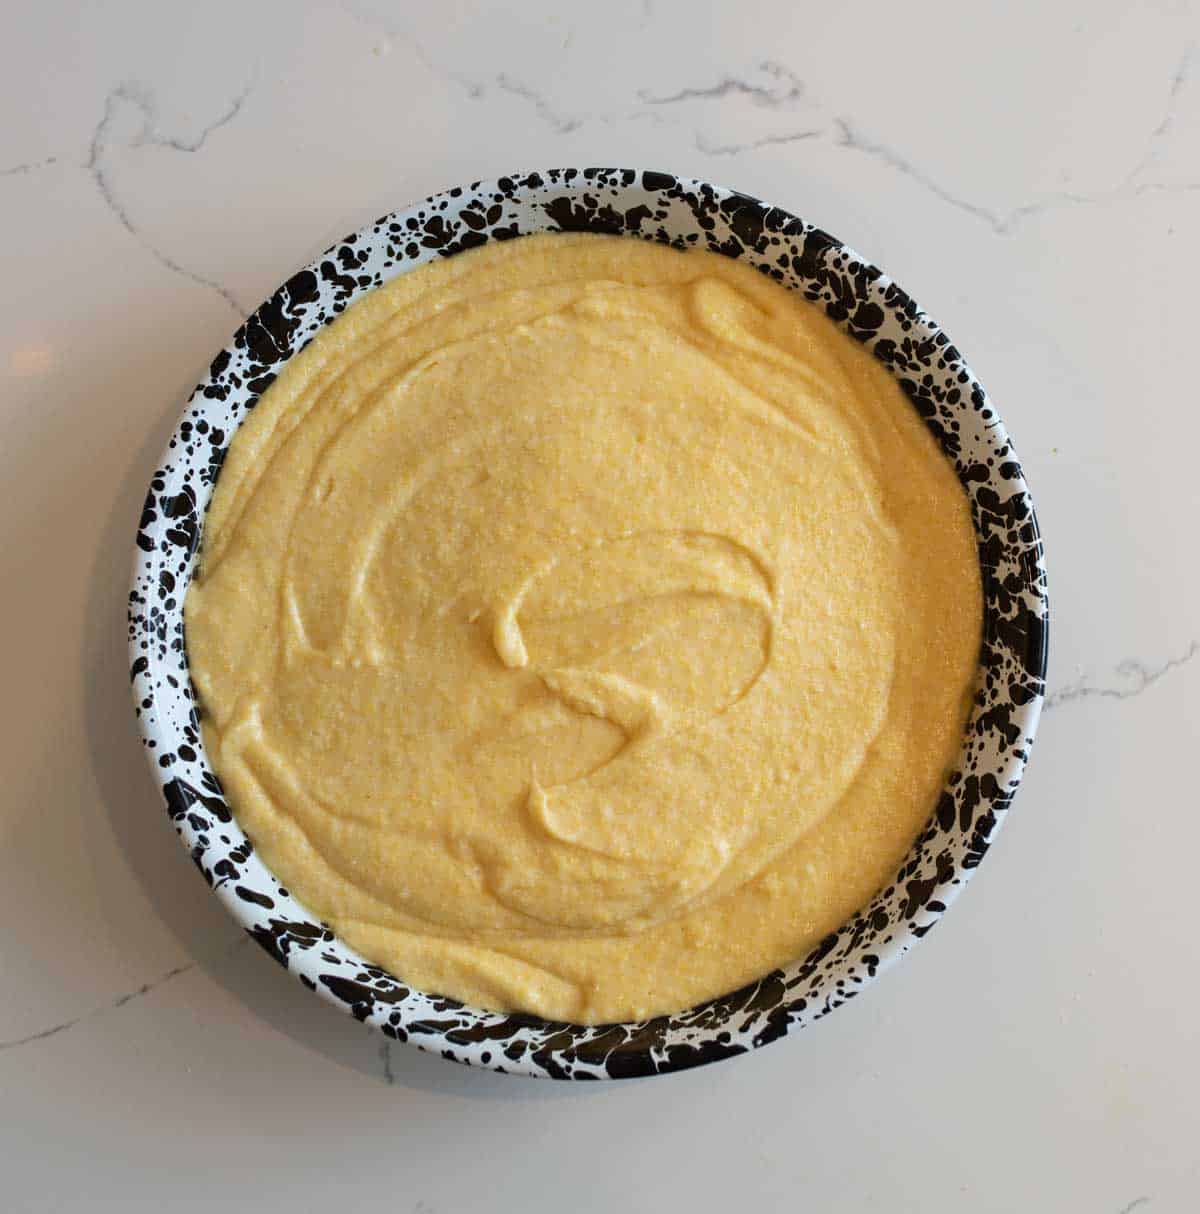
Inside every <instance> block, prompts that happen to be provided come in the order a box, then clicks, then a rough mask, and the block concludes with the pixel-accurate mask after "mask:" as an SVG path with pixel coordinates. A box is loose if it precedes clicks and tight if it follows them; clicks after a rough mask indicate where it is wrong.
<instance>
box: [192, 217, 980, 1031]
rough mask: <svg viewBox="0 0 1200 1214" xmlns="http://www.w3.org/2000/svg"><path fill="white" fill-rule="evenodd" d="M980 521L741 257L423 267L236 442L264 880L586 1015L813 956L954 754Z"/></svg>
mask: <svg viewBox="0 0 1200 1214" xmlns="http://www.w3.org/2000/svg"><path fill="white" fill-rule="evenodd" d="M980 614H981V606H980V589H979V573H978V566H977V560H976V556H975V545H974V538H973V532H972V528H971V522H970V516H969V512H968V507H967V503H966V499H965V496H964V494H963V492H962V490H961V488H960V486H959V484H958V482H957V480H956V478H955V476H954V473H953V471H952V469H951V468H950V466H949V464H948V462H947V461H946V460H945V458H944V457H943V456H942V454H941V453H940V451H938V449H937V448H936V445H935V444H934V441H933V439H932V438H931V436H930V435H929V434H928V432H927V431H926V430H925V428H924V426H923V425H922V423H921V422H920V420H919V418H918V417H917V415H916V413H915V411H914V410H913V409H912V407H911V405H910V404H909V403H908V402H907V400H906V399H905V398H904V397H903V395H902V393H901V392H900V389H899V388H898V386H897V385H896V384H895V382H894V381H893V380H892V379H891V378H890V376H889V375H888V374H887V373H886V371H884V369H883V368H882V367H881V366H880V365H879V364H878V363H877V362H876V361H875V360H874V359H873V358H872V357H871V356H870V355H869V354H868V353H867V352H865V351H864V350H863V349H862V348H861V347H859V346H858V345H857V344H856V343H855V342H853V341H852V340H851V339H850V338H848V337H846V336H844V335H843V334H842V333H840V332H839V331H838V330H837V329H835V327H834V326H833V325H832V324H831V323H830V322H829V321H828V320H827V319H826V318H825V317H824V316H822V315H821V314H820V313H819V312H818V311H817V310H816V309H815V308H814V307H812V306H811V305H809V304H807V303H805V302H803V301H802V300H801V299H800V298H799V297H798V296H797V295H795V294H794V293H791V292H789V291H787V290H785V289H784V288H783V287H781V286H779V285H777V284H775V283H773V282H771V281H769V280H768V279H766V278H764V277H763V276H762V275H760V274H758V273H757V272H755V271H754V270H752V269H751V268H749V267H747V266H745V265H742V264H739V263H736V262H733V261H731V260H729V259H727V258H723V257H719V256H717V255H714V254H709V253H700V252H689V253H679V252H676V251H674V250H670V249H666V248H663V247H660V246H656V245H651V244H647V243H643V242H641V241H637V240H631V239H625V238H616V237H597V236H541V237H531V238H524V239H521V240H517V241H513V242H511V243H507V244H497V245H491V246H487V247H485V248H483V249H480V250H476V251H473V252H471V253H467V254H463V255H460V256H457V257H455V258H453V259H450V260H449V261H446V262H442V263H439V264H435V265H431V266H427V267H424V268H422V269H420V270H417V271H415V272H413V273H411V274H407V275H404V276H402V277H400V278H398V279H396V280H394V281H393V282H392V283H390V284H388V285H387V286H385V287H383V288H381V289H379V290H377V291H375V292H373V293H372V294H370V295H369V296H367V297H366V298H364V299H363V300H362V301H360V302H359V303H357V304H355V305H354V306H353V307H352V308H350V309H349V310H348V311H347V312H346V313H345V314H344V315H343V316H342V317H341V318H339V319H338V320H337V321H336V322H335V323H334V324H333V325H331V326H330V327H329V328H328V329H326V330H324V331H323V332H322V333H321V335H320V336H319V337H318V338H317V339H316V340H315V341H314V342H313V343H312V344H311V345H310V346H309V347H308V348H307V349H306V350H305V351H304V352H303V353H301V354H299V355H297V356H296V357H295V358H293V359H292V360H291V361H290V363H289V364H288V365H287V366H286V368H285V369H284V371H283V373H282V374H281V375H280V377H279V379H278V380H277V381H276V383H275V384H274V385H273V386H272V387H271V388H270V389H269V390H268V391H267V392H266V393H265V394H264V396H263V398H262V400H261V402H260V403H259V405H258V407H257V408H256V410H255V411H254V413H253V414H252V415H251V416H250V417H249V418H248V419H247V420H246V422H245V423H244V424H243V426H242V427H241V428H240V430H239V431H238V433H237V435H236V436H235V438H234V441H233V444H232V446H231V448H230V451H229V455H228V458H227V460H226V463H225V466H224V469H223V471H222V473H221V477H220V480H219V482H218V485H217V488H216V492H215V494H214V497H213V501H212V505H211V508H210V510H209V512H208V517H207V521H206V524H205V531H204V540H203V552H202V568H201V575H200V577H199V578H198V579H197V580H196V581H194V582H193V585H192V588H191V590H190V592H189V595H188V598H187V602H186V624H187V640H188V653H189V661H190V667H191V672H192V676H193V679H194V682H195V684H196V687H197V689H198V691H199V693H200V698H201V702H202V706H203V709H204V736H205V743H206V747H207V750H208V754H209V757H210V760H211V762H212V763H213V766H214V768H215V770H216V772H217V774H218V775H219V777H220V778H221V781H222V783H223V785H224V787H225V789H226V791H227V793H228V795H229V797H230V801H231V804H232V805H233V807H234V809H235V811H236V813H237V815H238V819H239V821H240V822H241V824H242V825H243V827H244V828H245V830H246V831H247V833H248V834H249V835H250V837H251V838H252V839H253V840H254V842H255V844H256V846H257V847H258V848H259V850H260V852H261V853H262V855H263V858H264V860H265V861H266V862H267V863H268V865H269V866H270V867H271V868H272V869H273V870H274V872H275V873H276V874H277V875H278V876H279V878H280V879H281V880H282V881H284V883H285V884H286V885H287V886H288V887H289V888H290V889H291V890H292V892H293V893H294V894H296V895H297V896H298V897H299V898H300V899H301V900H302V901H303V902H305V903H306V904H307V905H308V906H309V907H311V908H312V910H313V911H315V912H316V913H317V914H319V915H321V916H322V917H323V918H324V919H326V920H327V921H328V922H329V923H330V924H331V925H332V926H333V927H334V929H335V930H336V931H337V932H338V933H339V934H340V935H341V936H342V937H343V938H344V939H346V940H347V941H348V942H349V943H350V944H351V945H352V946H354V947H356V948H357V949H358V950H359V951H361V952H362V953H363V954H364V955H365V956H366V957H368V958H370V959H371V960H373V961H377V962H379V963H380V964H383V965H385V966H387V967H388V968H390V969H391V970H393V971H394V972H395V973H397V974H398V975H400V976H401V977H402V978H404V979H405V980H407V981H409V982H412V983H414V984H416V985H419V986H421V987H422V988H424V989H428V990H432V991H436V992H438V993H441V994H448V995H451V996H455V997H457V998H461V999H464V1000H467V1001H469V1002H472V1003H476V1004H481V1005H483V1006H487V1007H492V1008H499V1009H504V1010H508V1009H516V1010H523V1011H529V1012H534V1013H537V1014H541V1015H544V1016H549V1017H553V1018H559V1019H568V1020H575V1021H582V1022H602V1021H608V1020H617V1019H629V1018H635V1017H640V1016H644V1015H648V1014H653V1013H659V1012H665V1011H676V1010H680V1009H681V1008H683V1007H686V1006H689V1005H691V1004H693V1003H696V1002H698V1001H700V1000H702V999H704V998H706V997H709V996H713V995H717V994H720V993H723V992H725V991H728V990H731V989H734V988H736V987H737V986H739V985H741V984H743V983H744V982H747V981H749V980H751V979H752V978H754V977H756V976H758V975H760V974H762V973H764V972H765V971H767V970H769V969H771V968H773V967H774V966H776V965H780V964H784V963H786V962H788V961H790V960H794V959H795V958H797V957H798V956H800V955H802V954H803V953H804V952H805V951H806V950H807V949H808V948H809V947H811V945H812V944H813V943H815V941H816V940H817V939H819V938H820V937H821V936H822V935H824V934H826V933H827V932H828V931H830V930H832V929H833V928H835V927H836V926H838V924H839V923H840V922H842V921H843V920H844V919H845V918H846V917H847V916H848V915H849V914H850V913H852V912H853V911H854V910H855V909H856V908H857V907H858V906H860V905H861V904H863V903H864V902H865V901H866V900H867V899H868V898H869V897H870V895H871V894H872V893H873V892H874V891H875V890H876V889H877V888H878V887H879V886H880V885H881V884H883V883H884V882H885V881H886V880H887V879H888V878H889V877H890V876H891V875H892V874H893V870H894V868H895V866H896V865H897V863H898V862H899V860H900V859H901V858H902V856H903V854H904V852H905V851H906V850H907V848H908V846H909V845H910V843H911V841H912V839H913V837H914V835H915V834H916V832H917V831H918V830H919V829H920V827H921V826H922V825H924V823H925V821H926V820H927V818H928V816H929V814H930V812H931V810H932V807H933V803H934V799H935V797H936V795H937V792H938V789H939V787H940V784H941V782H942V779H943V777H944V775H945V772H946V770H947V769H948V768H949V767H950V766H952V765H953V763H954V761H955V759H956V756H957V752H958V747H959V744H960V740H961V735H962V728H963V723H964V720H965V714H966V710H967V705H968V703H969V697H970V693H971V690H972V684H973V678H974V672H975V668H976V663H977V656H978V646H979V620H980Z"/></svg>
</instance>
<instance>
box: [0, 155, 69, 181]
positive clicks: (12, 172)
mask: <svg viewBox="0 0 1200 1214" xmlns="http://www.w3.org/2000/svg"><path fill="white" fill-rule="evenodd" d="M57 163H58V157H57V156H47V157H46V158H45V159H44V160H31V161H29V162H28V163H27V164H14V165H10V166H9V167H8V168H7V169H0V177H22V176H24V175H25V174H26V173H36V172H37V170H38V169H47V168H49V167H50V166H51V165H52V164H57Z"/></svg>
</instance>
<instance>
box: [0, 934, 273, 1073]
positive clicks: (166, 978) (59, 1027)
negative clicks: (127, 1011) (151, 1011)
mask: <svg viewBox="0 0 1200 1214" xmlns="http://www.w3.org/2000/svg"><path fill="white" fill-rule="evenodd" d="M249 941H250V937H249V936H246V935H241V936H239V937H238V938H237V939H236V940H235V941H234V942H233V943H232V944H231V945H230V946H229V947H228V948H227V949H226V950H225V954H224V955H225V956H226V957H228V956H230V955H231V954H232V953H233V952H235V951H236V950H237V949H238V948H239V947H241V946H242V945H244V944H247V943H249ZM199 965H200V962H199V961H188V962H185V963H184V964H183V965H177V966H175V967H174V968H173V969H169V970H167V971H166V973H164V974H160V975H159V976H158V977H157V978H152V979H151V980H150V981H149V982H143V983H142V985H141V986H139V987H136V988H135V989H134V990H132V991H128V992H126V993H125V994H124V995H120V996H118V997H117V998H116V999H114V1000H113V1001H112V1002H111V1003H105V1004H102V1005H101V1006H100V1007H94V1008H92V1009H91V1010H90V1011H87V1012H83V1013H82V1014H81V1015H78V1016H73V1017H71V1019H70V1020H63V1021H61V1022H60V1023H59V1024H53V1025H51V1026H50V1027H49V1028H45V1029H39V1030H38V1031H37V1032H35V1033H28V1034H26V1035H25V1036H24V1037H14V1038H12V1039H11V1040H9V1041H0V1052H2V1051H4V1050H12V1049H16V1048H17V1046H20V1045H32V1044H33V1042H35V1041H44V1040H45V1039H46V1038H47V1037H54V1036H57V1034H59V1033H64V1032H66V1031H67V1029H71V1028H74V1027H75V1026H76V1025H77V1024H81V1023H82V1022H83V1021H85V1020H90V1019H92V1017H93V1016H99V1015H101V1014H102V1013H104V1012H112V1011H115V1010H116V1009H117V1008H122V1007H124V1006H125V1005H126V1004H128V1003H132V1002H134V1000H136V999H141V998H142V997H143V996H144V995H148V994H150V992H151V991H155V990H157V989H158V988H159V987H160V986H163V985H165V984H166V983H168V982H170V981H171V980H172V979H173V978H178V977H180V975H182V974H187V973H190V972H191V971H192V970H194V969H196V968H197V967H198V966H199Z"/></svg>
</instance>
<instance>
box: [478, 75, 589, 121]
mask: <svg viewBox="0 0 1200 1214" xmlns="http://www.w3.org/2000/svg"><path fill="white" fill-rule="evenodd" d="M477 87H478V88H480V90H481V91H480V93H479V94H477V95H479V96H482V86H477ZM496 87H497V88H498V89H500V90H501V92H505V93H510V94H511V95H512V96H514V97H520V98H521V99H522V100H523V101H528V102H529V104H530V105H532V106H533V110H534V113H535V114H537V116H538V117H539V118H540V119H541V120H542V121H543V122H544V123H546V125H547V126H549V127H550V129H551V130H553V131H554V132H555V133H556V134H559V135H569V134H570V133H571V132H572V131H577V130H578V129H579V128H580V127H581V126H582V125H583V121H584V120H583V119H582V118H568V117H565V116H564V115H562V114H559V113H558V112H557V111H556V110H554V109H553V108H552V107H551V106H550V103H549V102H548V101H547V100H546V98H545V97H543V96H542V94H541V93H539V92H537V91H536V90H535V89H532V88H530V87H529V86H528V85H526V84H522V83H521V82H520V81H517V80H514V79H513V78H512V77H511V76H509V75H507V74H506V73H504V72H501V73H500V75H499V76H497V77H496Z"/></svg>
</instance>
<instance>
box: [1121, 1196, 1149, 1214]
mask: <svg viewBox="0 0 1200 1214" xmlns="http://www.w3.org/2000/svg"><path fill="white" fill-rule="evenodd" d="M1149 1204H1150V1198H1149V1197H1135V1198H1134V1199H1133V1200H1132V1201H1131V1202H1130V1203H1129V1204H1128V1205H1127V1206H1122V1207H1121V1209H1120V1210H1118V1211H1117V1214H1133V1211H1134V1210H1136V1209H1137V1208H1138V1207H1139V1206H1148V1205H1149Z"/></svg>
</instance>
